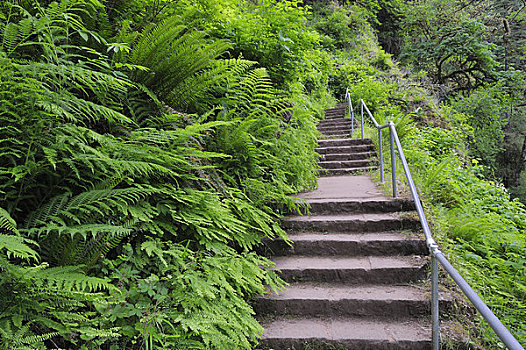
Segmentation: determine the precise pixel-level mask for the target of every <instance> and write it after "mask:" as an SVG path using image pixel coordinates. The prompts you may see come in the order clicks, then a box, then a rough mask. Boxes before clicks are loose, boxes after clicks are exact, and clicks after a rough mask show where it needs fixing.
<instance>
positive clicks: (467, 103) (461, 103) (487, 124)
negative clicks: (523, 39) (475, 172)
mask: <svg viewBox="0 0 526 350" xmlns="http://www.w3.org/2000/svg"><path fill="white" fill-rule="evenodd" d="M507 99H508V96H507V94H506V93H505V92H504V91H503V90H502V87H501V86H499V85H496V86H490V87H487V88H484V89H478V90H476V91H474V92H473V93H472V94H471V95H470V96H469V97H466V98H458V99H456V100H455V101H452V103H451V105H452V107H453V108H454V109H456V110H457V111H459V112H461V113H465V114H467V115H470V116H471V117H470V118H469V119H468V120H467V123H468V124H469V125H470V126H471V127H472V130H473V135H472V137H473V138H472V139H471V140H470V144H471V147H470V148H471V149H470V153H471V154H472V155H473V156H474V157H476V158H478V159H480V160H481V162H482V164H483V165H485V166H487V167H488V170H489V174H488V175H491V173H492V172H495V171H496V169H497V155H498V153H499V152H500V151H501V150H502V145H503V141H504V132H503V127H504V122H505V120H503V118H502V117H501V116H502V105H506V104H507Z"/></svg>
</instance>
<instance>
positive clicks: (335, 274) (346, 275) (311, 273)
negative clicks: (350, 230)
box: [279, 267, 425, 285]
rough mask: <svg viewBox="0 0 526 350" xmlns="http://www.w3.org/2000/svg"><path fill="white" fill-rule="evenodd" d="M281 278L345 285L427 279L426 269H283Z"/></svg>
mask: <svg viewBox="0 0 526 350" xmlns="http://www.w3.org/2000/svg"><path fill="white" fill-rule="evenodd" d="M279 276H280V277H281V278H282V279H283V280H284V281H286V282H287V283H294V282H312V283H345V284H352V285H355V284H364V283H367V284H397V283H411V282H417V281H419V280H422V279H423V278H424V277H425V269H424V268H419V267H412V268H410V267H404V268H396V267H394V268H384V269H373V270H365V269H339V268H331V269H301V270H300V269H290V270H289V269H282V270H281V272H280V273H279Z"/></svg>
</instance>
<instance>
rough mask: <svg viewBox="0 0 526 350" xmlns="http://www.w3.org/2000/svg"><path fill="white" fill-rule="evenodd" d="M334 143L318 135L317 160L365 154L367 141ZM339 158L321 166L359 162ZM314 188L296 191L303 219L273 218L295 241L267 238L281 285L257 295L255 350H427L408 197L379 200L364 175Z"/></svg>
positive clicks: (421, 258) (420, 245) (419, 260)
mask: <svg viewBox="0 0 526 350" xmlns="http://www.w3.org/2000/svg"><path fill="white" fill-rule="evenodd" d="M320 130H323V128H322V129H320ZM334 141H335V140H334V139H330V140H328V141H324V140H320V148H319V149H318V151H319V152H320V154H322V155H325V157H324V158H322V159H323V160H322V161H321V162H320V163H324V162H352V161H354V160H361V159H370V156H371V154H372V151H373V148H372V144H371V142H370V141H365V142H363V144H362V143H356V141H354V140H350V139H347V141H350V142H349V143H344V142H342V143H340V141H338V142H336V143H334ZM331 142H332V143H331ZM366 155H367V157H366ZM327 156H329V159H327ZM342 164H343V163H342ZM344 164H345V167H343V165H342V167H341V168H329V167H327V168H326V169H356V168H360V166H356V167H354V168H353V167H351V164H355V163H344ZM367 164H368V165H363V166H361V167H362V168H363V167H366V166H367V167H369V166H370V165H369V163H367ZM345 172H346V173H347V174H348V173H349V172H351V171H349V170H345ZM330 174H331V175H332V174H338V172H334V173H333V172H330ZM318 186H319V187H318V189H317V190H315V191H312V192H309V193H302V194H300V195H298V197H299V198H302V199H304V200H305V201H306V202H308V203H309V204H310V215H308V216H301V215H300V216H290V217H287V218H285V219H284V220H283V222H282V226H283V227H284V228H285V229H286V230H287V232H289V237H290V239H291V240H292V241H293V243H294V244H293V245H292V246H289V245H288V244H286V243H285V242H284V241H281V240H275V241H271V242H269V243H268V249H269V251H270V252H271V254H272V255H273V258H272V259H273V261H274V262H275V263H276V268H277V269H278V270H280V275H281V277H282V278H283V279H284V280H285V281H287V282H288V283H289V284H290V285H289V287H288V288H287V289H286V290H285V291H283V292H280V293H279V294H269V295H265V296H261V297H259V298H258V299H257V300H256V302H255V309H256V313H257V315H258V318H259V319H260V321H261V324H262V325H263V327H264V328H265V332H264V333H263V335H262V340H261V343H260V345H259V347H258V348H259V349H276V350H281V349H290V350H299V349H361V350H363V349H378V350H383V349H430V348H431V330H430V325H429V322H428V320H427V319H428V318H429V315H430V297H429V291H427V290H426V289H425V288H423V287H422V286H421V285H420V283H419V281H420V280H421V279H423V278H425V276H426V264H427V258H425V256H426V255H427V250H426V246H425V242H424V240H423V238H421V237H420V236H419V235H418V234H415V233H412V232H414V231H416V230H417V229H418V227H419V222H418V219H417V217H416V215H415V214H414V213H413V211H412V210H413V204H412V202H411V201H409V200H407V199H389V198H387V197H385V196H384V195H383V194H382V193H381V191H380V190H379V189H378V187H377V186H376V185H375V184H374V183H373V182H372V181H371V180H370V179H369V178H368V177H367V176H364V175H354V176H351V175H345V176H329V177H322V178H320V179H319V184H318Z"/></svg>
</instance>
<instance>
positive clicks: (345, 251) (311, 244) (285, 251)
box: [265, 237, 427, 256]
mask: <svg viewBox="0 0 526 350" xmlns="http://www.w3.org/2000/svg"><path fill="white" fill-rule="evenodd" d="M291 238H292V239H293V240H294V237H291ZM265 248H266V250H267V252H268V254H269V255H274V256H279V255H302V256H337V255H343V256H367V255H370V256H389V255H405V256H409V255H426V254H427V247H426V244H425V242H424V241H423V240H421V239H415V240H409V239H408V240H405V241H400V240H393V241H388V240H386V241H367V242H361V241H298V242H294V245H293V246H292V247H291V246H289V245H288V244H287V243H285V242H284V241H282V240H275V241H271V242H268V243H267V244H266V247H265Z"/></svg>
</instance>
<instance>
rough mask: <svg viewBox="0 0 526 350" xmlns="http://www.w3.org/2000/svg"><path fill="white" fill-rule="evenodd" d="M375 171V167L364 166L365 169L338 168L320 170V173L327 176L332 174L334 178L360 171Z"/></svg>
mask: <svg viewBox="0 0 526 350" xmlns="http://www.w3.org/2000/svg"><path fill="white" fill-rule="evenodd" d="M373 169H376V167H375V166H365V167H354V168H339V169H321V172H322V173H327V175H331V174H330V173H333V175H334V176H338V175H343V174H346V173H356V172H362V171H369V170H373Z"/></svg>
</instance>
